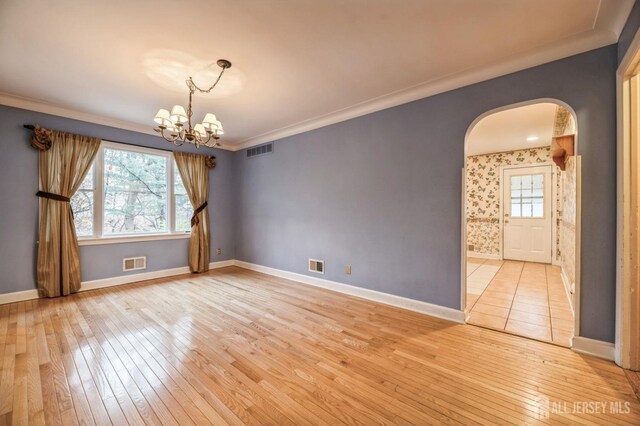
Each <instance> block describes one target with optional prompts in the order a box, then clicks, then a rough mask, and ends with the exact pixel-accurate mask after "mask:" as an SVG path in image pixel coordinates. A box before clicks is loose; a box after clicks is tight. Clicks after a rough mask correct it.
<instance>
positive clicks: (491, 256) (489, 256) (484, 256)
mask: <svg viewBox="0 0 640 426" xmlns="http://www.w3.org/2000/svg"><path fill="white" fill-rule="evenodd" d="M469 257H477V258H478V259H488V260H500V255H499V254H489V253H476V252H473V251H468V252H467V258H469Z"/></svg>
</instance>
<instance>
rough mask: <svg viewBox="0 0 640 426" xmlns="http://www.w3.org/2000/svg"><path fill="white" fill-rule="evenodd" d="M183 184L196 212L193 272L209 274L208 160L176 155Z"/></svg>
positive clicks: (191, 253) (191, 246) (191, 244)
mask: <svg viewBox="0 0 640 426" xmlns="http://www.w3.org/2000/svg"><path fill="white" fill-rule="evenodd" d="M173 155H174V157H175V159H176V164H177V165H178V171H179V172H180V177H181V178H182V183H183V184H184V187H185V189H186V191H187V195H188V196H189V201H191V205H192V206H193V209H194V212H193V217H192V218H191V238H190V240H189V269H191V272H206V271H208V270H209V212H208V210H207V197H208V196H209V167H208V165H207V157H205V156H203V155H197V154H188V153H185V152H174V153H173Z"/></svg>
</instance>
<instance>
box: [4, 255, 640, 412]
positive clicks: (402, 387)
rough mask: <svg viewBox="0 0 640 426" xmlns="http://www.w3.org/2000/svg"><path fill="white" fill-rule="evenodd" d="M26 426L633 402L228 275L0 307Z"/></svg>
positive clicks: (608, 385)
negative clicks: (36, 425)
mask: <svg viewBox="0 0 640 426" xmlns="http://www.w3.org/2000/svg"><path fill="white" fill-rule="evenodd" d="M575 402H578V403H582V404H588V403H594V402H598V403H601V402H607V403H608V405H607V406H604V407H603V406H602V405H598V406H595V405H593V404H592V405H575V406H574V405H573V404H574V403H575ZM589 407H591V409H590V408H589ZM595 408H598V409H599V410H604V411H606V412H607V413H608V414H607V415H606V416H605V415H604V414H600V413H598V412H593V411H592V410H594V409H595ZM627 409H628V410H629V412H626V411H627ZM558 411H560V412H558ZM614 411H617V412H618V414H614V413H613V412H614ZM547 414H549V417H547ZM27 422H28V423H32V424H44V423H47V424H109V423H113V424H118V425H120V424H127V423H129V424H181V425H184V424H216V425H219V424H243V423H244V424H274V425H286V424H331V425H334V424H340V423H348V424H365V425H370V424H441V423H453V424H458V423H461V424H487V425H488V424H509V423H511V424H523V423H537V422H541V423H553V424H574V423H579V424H630V425H633V424H635V425H637V424H639V423H640V403H639V402H638V400H637V399H636V398H635V396H634V393H633V390H632V388H631V386H630V384H629V383H628V382H627V379H626V378H625V375H624V373H623V370H621V369H620V368H618V367H616V366H615V365H614V364H613V363H612V362H608V361H604V360H599V359H596V358H591V357H588V356H581V355H578V354H576V353H574V352H572V351H570V350H568V349H565V348H561V347H558V346H554V345H549V344H545V343H542V342H537V341H533V340H529V339H525V338H520V337H516V336H512V335H509V334H504V333H500V332H496V331H492V330H487V329H483V328H479V327H473V326H468V325H460V324H453V323H450V322H447V321H444V320H439V319H436V318H432V317H428V316H425V315H421V314H417V313H414V312H410V311H405V310H401V309H396V308H393V307H389V306H385V305H381V304H377V303H374V302H370V301H366V300H362V299H357V298H353V297H349V296H345V295H342V294H338V293H333V292H330V291H326V290H322V289H317V288H313V287H308V286H304V285H301V284H297V283H292V282H288V281H286V280H282V279H279V278H274V277H270V276H267V275H262V274H258V273H255V272H250V271H246V270H243V269H239V268H235V267H231V268H225V269H219V270H216V271H213V272H210V273H208V274H204V275H192V276H183V277H178V278H175V277H174V278H173V279H165V280H155V281H149V282H144V283H138V284H131V285H125V286H119V287H111V288H108V289H102V290H95V291H90V292H83V293H79V294H75V295H72V296H69V297H65V298H58V299H47V300H34V301H28V302H20V303H14V304H9V305H3V306H0V425H1V424H26V423H27Z"/></svg>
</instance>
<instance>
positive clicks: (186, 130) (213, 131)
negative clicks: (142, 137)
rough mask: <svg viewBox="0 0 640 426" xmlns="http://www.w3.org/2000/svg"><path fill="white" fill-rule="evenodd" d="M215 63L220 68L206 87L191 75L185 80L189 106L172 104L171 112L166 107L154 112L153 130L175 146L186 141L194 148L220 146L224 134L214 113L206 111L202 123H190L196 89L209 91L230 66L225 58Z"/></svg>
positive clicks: (201, 91)
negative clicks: (209, 85)
mask: <svg viewBox="0 0 640 426" xmlns="http://www.w3.org/2000/svg"><path fill="white" fill-rule="evenodd" d="M216 63H217V64H218V66H219V67H220V68H222V70H221V71H220V74H219V75H218V78H217V79H216V81H215V82H214V83H213V84H212V85H211V87H209V88H208V89H201V88H200V87H198V86H197V85H196V84H195V83H194V82H193V79H192V78H191V77H189V79H188V80H187V81H186V83H187V87H188V88H189V106H188V107H187V110H186V111H185V109H184V107H183V106H182V105H174V106H173V108H172V109H171V112H169V111H168V110H166V109H160V111H158V113H157V114H156V117H155V119H154V121H155V122H156V123H158V127H156V128H154V130H155V131H156V132H158V133H160V135H161V136H162V137H163V138H164V139H165V140H166V141H168V142H171V143H173V144H174V145H176V146H180V145H182V144H183V143H185V142H188V143H192V144H194V145H195V146H196V148H199V147H200V145H204V146H208V147H215V146H220V143H219V142H218V140H219V139H220V136H221V135H223V134H224V130H223V128H222V124H221V123H220V120H218V119H217V118H216V116H215V115H214V114H211V113H207V114H206V115H205V116H204V119H203V120H202V123H198V124H196V125H195V126H193V127H192V125H191V116H192V115H193V111H192V109H191V100H192V98H193V94H194V93H195V92H196V91H198V92H200V93H209V92H211V91H212V90H213V88H214V87H216V85H217V84H218V82H219V81H220V78H222V74H224V71H225V70H226V69H227V68H231V62H229V61H227V60H226V59H218V61H217V62H216Z"/></svg>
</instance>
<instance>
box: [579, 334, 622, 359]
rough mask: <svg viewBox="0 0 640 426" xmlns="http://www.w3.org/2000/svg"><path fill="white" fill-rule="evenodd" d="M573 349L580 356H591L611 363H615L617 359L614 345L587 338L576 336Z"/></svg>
mask: <svg viewBox="0 0 640 426" xmlns="http://www.w3.org/2000/svg"><path fill="white" fill-rule="evenodd" d="M571 349H572V350H573V351H574V352H578V353H580V354H585V355H591V356H595V357H598V358H603V359H606V360H609V361H614V358H615V345H614V344H613V343H609V342H603V341H601V340H594V339H589V338H587V337H580V336H575V337H574V338H573V345H572V347H571Z"/></svg>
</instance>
